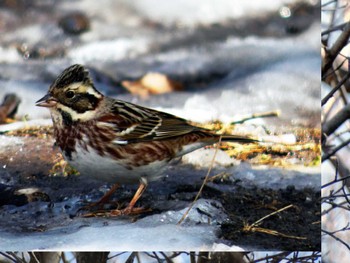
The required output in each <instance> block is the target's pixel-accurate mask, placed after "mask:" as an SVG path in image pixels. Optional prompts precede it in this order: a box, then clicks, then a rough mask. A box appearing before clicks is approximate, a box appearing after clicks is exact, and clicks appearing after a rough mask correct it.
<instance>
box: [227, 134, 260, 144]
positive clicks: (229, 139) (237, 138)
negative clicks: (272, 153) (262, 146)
mask: <svg viewBox="0 0 350 263" xmlns="http://www.w3.org/2000/svg"><path fill="white" fill-rule="evenodd" d="M221 141H222V142H239V143H256V142H261V141H260V140H258V139H257V138H253V137H249V136H239V135H221Z"/></svg>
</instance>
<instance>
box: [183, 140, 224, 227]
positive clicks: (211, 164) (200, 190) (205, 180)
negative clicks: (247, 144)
mask: <svg viewBox="0 0 350 263" xmlns="http://www.w3.org/2000/svg"><path fill="white" fill-rule="evenodd" d="M221 139H222V136H220V137H219V141H218V142H217V145H216V148H215V152H214V156H213V159H212V160H211V163H210V166H209V168H208V172H207V174H206V176H205V178H204V180H203V183H202V185H201V188H200V189H199V191H198V193H197V195H196V197H195V198H194V200H193V202H192V203H191V205H190V207H189V208H188V209H187V211H186V212H185V214H184V215H183V216H182V217H181V219H180V221H179V222H178V223H177V224H178V225H180V224H181V223H182V222H183V221H184V220H185V218H186V217H187V215H188V213H189V212H190V211H191V209H192V207H193V206H194V204H195V203H196V202H197V200H198V198H199V196H200V195H201V193H202V191H203V188H204V186H205V185H206V183H207V181H208V179H209V175H210V172H211V170H212V168H213V166H214V161H215V158H216V155H217V153H218V150H219V145H220V143H221Z"/></svg>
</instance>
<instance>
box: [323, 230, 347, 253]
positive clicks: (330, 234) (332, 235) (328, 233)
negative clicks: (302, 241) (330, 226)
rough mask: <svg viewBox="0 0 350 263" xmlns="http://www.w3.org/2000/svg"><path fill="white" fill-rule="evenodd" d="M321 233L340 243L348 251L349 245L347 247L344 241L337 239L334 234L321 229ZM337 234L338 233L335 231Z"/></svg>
mask: <svg viewBox="0 0 350 263" xmlns="http://www.w3.org/2000/svg"><path fill="white" fill-rule="evenodd" d="M321 232H323V233H325V234H327V235H329V236H331V237H333V238H334V239H335V240H337V241H339V242H340V243H342V244H343V245H344V246H346V248H347V249H348V250H350V245H348V244H347V243H346V242H345V241H343V240H341V239H340V238H339V237H337V236H336V235H335V234H334V233H332V232H328V231H327V230H324V229H321ZM337 232H338V231H337Z"/></svg>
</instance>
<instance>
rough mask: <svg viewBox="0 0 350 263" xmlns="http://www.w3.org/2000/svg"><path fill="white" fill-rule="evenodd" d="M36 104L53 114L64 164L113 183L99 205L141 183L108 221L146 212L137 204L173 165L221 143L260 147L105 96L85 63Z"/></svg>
mask: <svg viewBox="0 0 350 263" xmlns="http://www.w3.org/2000/svg"><path fill="white" fill-rule="evenodd" d="M36 105H37V106H41V107H46V108H48V109H49V110H50V114H51V118H52V121H53V129H54V133H53V134H54V139H55V140H56V145H57V146H58V147H59V148H60V150H61V152H62V155H63V157H64V159H65V160H66V161H67V162H68V163H69V164H70V165H71V166H73V167H74V168H75V169H77V170H78V171H79V172H80V174H81V175H82V176H86V177H90V178H91V177H92V178H95V179H98V180H100V181H104V182H108V183H113V184H114V186H113V187H112V188H111V190H110V191H109V192H107V193H106V194H105V195H104V196H103V197H102V198H101V199H100V201H99V202H98V203H102V202H104V201H106V200H108V199H109V197H110V196H111V194H112V193H113V192H114V191H115V190H116V189H117V188H118V186H119V185H120V184H137V183H138V184H139V187H138V189H137V191H136V193H135V194H134V196H133V198H132V199H131V201H130V203H129V204H128V205H127V206H126V207H125V208H123V209H114V210H112V211H111V212H109V213H108V215H109V216H120V215H131V214H134V213H138V212H139V211H140V210H142V208H138V207H135V204H136V202H137V201H138V200H139V198H140V197H141V196H142V194H143V192H144V191H145V189H146V187H147V185H148V183H149V182H151V181H154V180H157V179H159V178H161V177H162V174H163V172H164V170H165V169H166V167H167V165H168V164H169V163H170V162H171V161H172V160H176V159H179V157H181V156H183V155H185V154H187V153H189V152H192V151H194V150H197V149H199V148H202V147H205V146H208V145H212V144H215V143H218V142H219V141H222V142H224V141H231V142H239V143H256V142H258V140H257V139H255V138H252V137H249V136H239V135H229V134H217V133H215V132H214V131H212V130H209V129H205V128H201V127H197V126H195V125H192V124H191V123H190V122H189V121H188V120H186V119H183V118H180V117H177V116H174V115H172V114H169V113H166V112H162V111H158V110H155V109H151V108H147V107H143V106H140V105H137V104H133V103H130V102H127V101H123V100H119V99H115V98H112V97H108V96H105V95H103V94H102V93H101V92H100V91H98V90H97V89H96V87H95V84H94V82H93V80H92V78H91V76H90V73H89V70H88V69H87V68H85V67H84V66H83V65H80V64H74V65H71V66H69V67H68V68H66V69H65V70H63V72H62V73H61V74H60V75H59V76H58V77H57V78H56V79H55V80H54V81H53V83H52V84H51V85H50V87H49V90H48V92H47V94H46V95H45V96H44V97H42V98H41V99H39V100H38V101H37V102H36Z"/></svg>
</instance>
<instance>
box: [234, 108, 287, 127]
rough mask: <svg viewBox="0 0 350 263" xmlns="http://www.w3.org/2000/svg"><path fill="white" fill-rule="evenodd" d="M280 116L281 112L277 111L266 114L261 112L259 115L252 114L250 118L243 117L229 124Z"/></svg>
mask: <svg viewBox="0 0 350 263" xmlns="http://www.w3.org/2000/svg"><path fill="white" fill-rule="evenodd" d="M280 115H281V112H280V111H279V110H274V111H268V112H261V113H254V114H252V115H250V116H247V117H244V118H242V119H240V120H236V121H233V122H231V124H240V123H243V122H245V121H248V120H252V119H257V118H267V117H278V116H280Z"/></svg>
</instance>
